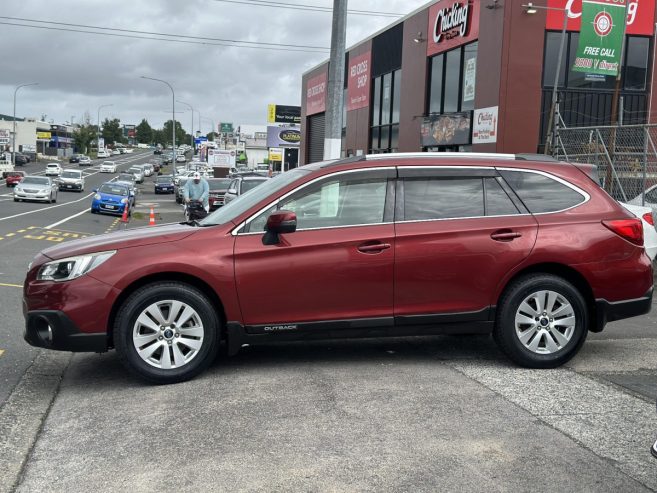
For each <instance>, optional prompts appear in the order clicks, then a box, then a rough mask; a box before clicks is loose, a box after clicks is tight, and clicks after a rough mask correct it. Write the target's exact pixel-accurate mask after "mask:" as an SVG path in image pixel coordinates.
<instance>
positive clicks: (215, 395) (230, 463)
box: [0, 153, 657, 492]
mask: <svg viewBox="0 0 657 493" xmlns="http://www.w3.org/2000/svg"><path fill="white" fill-rule="evenodd" d="M151 158H152V156H151V155H150V153H141V154H138V153H135V154H128V155H124V156H121V158H120V159H115V160H116V161H117V162H118V164H119V166H120V169H124V168H126V167H128V166H129V165H130V164H132V163H133V162H147V161H148V160H150V159H151ZM96 164H99V163H96ZM74 167H75V165H74ZM40 169H42V166H41V167H39V165H28V171H30V172H33V171H32V170H34V172H36V173H38V172H40V171H39V170H40ZM84 170H85V174H86V175H87V178H86V180H87V185H86V190H85V192H84V193H82V194H77V193H64V192H62V193H60V195H59V200H58V202H57V204H34V203H14V202H13V200H12V198H11V196H9V195H7V194H8V193H10V190H9V189H7V191H6V192H5V191H4V188H2V192H0V204H1V205H0V207H1V208H2V213H1V214H0V255H1V257H0V258H1V259H2V261H1V263H0V295H1V299H2V305H1V307H0V310H2V315H3V317H2V320H3V323H2V324H0V491H14V490H15V491H21V492H33V491H49V492H50V491H56V492H59V491H61V492H64V491H65V492H74V491H80V492H82V491H85V492H86V491H90V490H99V491H231V492H232V491H596V492H597V491H614V492H617V491H623V492H625V491H656V490H657V461H655V459H653V458H652V457H651V455H650V451H649V449H650V445H651V444H652V442H653V441H654V440H655V438H657V414H656V413H655V399H656V398H657V383H656V382H657V358H655V355H656V354H657V311H653V312H652V313H651V314H649V315H646V316H643V317H639V318H636V319H630V320H627V321H623V322H620V323H614V324H610V325H609V326H608V327H607V329H606V330H605V332H603V333H602V334H595V335H593V334H591V335H590V336H589V338H588V340H587V342H586V344H585V345H584V348H583V349H582V351H581V352H580V354H579V355H578V356H577V357H576V358H575V359H573V360H572V361H571V362H570V363H569V364H568V365H567V366H566V367H563V368H560V369H555V370H525V369H520V368H518V367H516V366H514V365H513V364H511V363H510V362H509V361H508V360H507V359H506V358H505V357H504V356H503V355H502V354H501V353H500V352H499V351H498V350H497V348H496V347H495V345H494V344H493V342H492V339H491V338H489V337H486V336H467V337H466V336H463V337H455V336H436V337H427V338H414V339H411V338H408V339H405V338H399V339H390V340H382V339H376V340H351V341H337V342H334V341H331V342H313V343H290V344H280V345H271V346H263V347H247V348H243V349H242V351H241V352H240V353H239V354H238V355H237V356H235V357H232V358H229V359H225V358H222V357H218V359H217V361H216V362H215V364H214V365H213V366H212V367H211V369H210V370H209V371H207V372H205V373H203V374H202V375H201V376H200V377H197V378H196V379H194V380H192V381H190V382H186V383H183V384H178V385H170V386H150V385H146V384H143V383H141V382H139V381H137V380H135V379H134V378H132V377H131V376H130V375H129V374H128V373H127V372H126V371H125V370H124V369H123V367H122V366H121V365H120V363H119V361H118V358H117V356H116V354H115V353H114V352H109V353H106V354H101V355H98V354H76V355H71V354H70V353H55V352H47V351H39V350H37V349H34V348H30V347H29V346H28V345H27V344H26V343H25V342H24V341H23V340H22V327H23V318H22V314H21V289H20V288H21V284H22V281H23V277H24V274H25V271H26V266H27V264H28V262H30V260H31V259H32V258H33V257H34V255H36V254H37V253H38V252H39V251H40V250H41V249H43V248H46V247H47V246H49V245H52V244H55V243H60V242H65V241H73V240H75V239H78V238H83V237H86V236H91V235H98V234H106V233H112V232H115V231H117V230H119V229H120V228H122V227H123V225H122V224H121V223H120V221H119V220H118V218H116V217H112V216H102V215H92V214H91V213H90V212H89V210H88V209H89V204H90V202H91V196H90V194H91V190H92V189H93V188H95V187H97V186H98V185H99V184H100V183H102V182H103V181H106V180H108V179H110V178H111V177H112V175H101V174H98V173H97V166H92V167H90V168H84ZM151 180H152V178H147V179H146V183H144V185H142V186H141V187H140V188H141V191H140V194H139V196H138V205H137V209H136V210H135V212H136V214H133V220H132V222H131V223H129V224H128V225H127V227H128V228H134V227H142V226H146V225H147V223H148V213H149V212H150V208H151V207H152V208H153V209H154V212H155V215H156V221H157V222H158V224H159V223H167V222H174V221H180V220H182V210H181V207H180V206H179V205H176V204H175V202H174V199H173V196H172V195H168V196H166V195H160V196H155V195H154V194H153V193H152V183H151ZM0 187H4V182H0ZM153 255H157V252H156V251H154V252H153Z"/></svg>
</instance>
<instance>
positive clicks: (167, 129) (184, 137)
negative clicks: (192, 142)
mask: <svg viewBox="0 0 657 493" xmlns="http://www.w3.org/2000/svg"><path fill="white" fill-rule="evenodd" d="M163 130H164V135H165V137H166V139H167V143H168V144H169V145H170V144H171V120H167V121H166V122H164V128H163ZM189 138H190V137H189V134H188V133H187V132H185V130H184V129H183V128H182V125H181V124H180V122H179V121H176V147H178V146H179V145H180V144H187V143H188V142H189Z"/></svg>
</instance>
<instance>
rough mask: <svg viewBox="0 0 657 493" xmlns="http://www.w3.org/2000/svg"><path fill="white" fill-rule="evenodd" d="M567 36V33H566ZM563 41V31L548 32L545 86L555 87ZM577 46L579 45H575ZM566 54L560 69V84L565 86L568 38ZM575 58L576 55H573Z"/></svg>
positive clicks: (565, 45)
mask: <svg viewBox="0 0 657 493" xmlns="http://www.w3.org/2000/svg"><path fill="white" fill-rule="evenodd" d="M566 36H567V34H566ZM560 42H561V33H555V32H548V33H547V35H546V37H545V57H544V58H543V59H544V60H545V64H544V66H543V86H545V87H553V86H554V76H555V75H556V71H557V61H558V60H559V46H560ZM575 47H577V45H575ZM563 49H564V55H563V58H562V59H561V70H560V71H559V86H563V85H564V84H565V81H566V63H567V57H566V50H567V49H568V39H566V43H565V44H564V47H563ZM573 60H574V57H573Z"/></svg>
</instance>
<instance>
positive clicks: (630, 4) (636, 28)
mask: <svg viewBox="0 0 657 493" xmlns="http://www.w3.org/2000/svg"><path fill="white" fill-rule="evenodd" d="M615 3H617V4H618V3H622V4H627V22H626V25H627V28H626V30H625V31H626V34H638V35H641V36H652V35H653V33H654V28H655V24H654V22H655V0H624V1H623V2H615ZM548 7H550V8H551V9H555V10H548V12H547V17H546V20H545V27H546V28H547V29H552V30H555V31H561V30H562V29H563V16H564V10H565V11H566V12H567V13H568V26H567V30H568V31H579V30H580V29H581V26H582V0H548Z"/></svg>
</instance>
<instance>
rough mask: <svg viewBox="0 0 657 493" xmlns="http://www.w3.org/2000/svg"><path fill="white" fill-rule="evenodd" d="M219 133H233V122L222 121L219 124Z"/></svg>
mask: <svg viewBox="0 0 657 493" xmlns="http://www.w3.org/2000/svg"><path fill="white" fill-rule="evenodd" d="M219 133H222V134H232V133H233V124H232V123H220V124H219Z"/></svg>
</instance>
